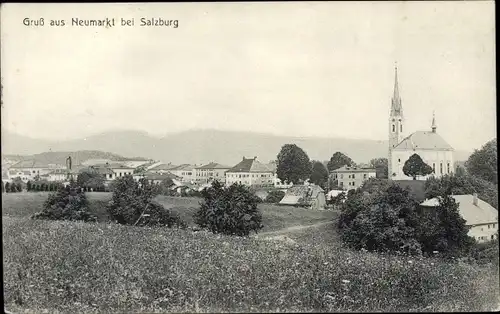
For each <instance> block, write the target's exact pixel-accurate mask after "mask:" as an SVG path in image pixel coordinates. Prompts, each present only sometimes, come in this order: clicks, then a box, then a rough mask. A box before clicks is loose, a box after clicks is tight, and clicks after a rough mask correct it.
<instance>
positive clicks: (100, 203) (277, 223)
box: [2, 192, 337, 232]
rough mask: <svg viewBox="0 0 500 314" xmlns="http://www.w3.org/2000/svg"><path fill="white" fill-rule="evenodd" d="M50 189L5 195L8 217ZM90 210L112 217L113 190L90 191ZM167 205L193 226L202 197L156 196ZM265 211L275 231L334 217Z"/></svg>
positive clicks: (28, 211) (267, 227)
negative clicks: (108, 211) (110, 207)
mask: <svg viewBox="0 0 500 314" xmlns="http://www.w3.org/2000/svg"><path fill="white" fill-rule="evenodd" d="M48 194H49V193H48V192H33V193H32V192H21V193H7V194H3V195H2V215H3V216H9V217H30V216H31V215H32V214H34V213H35V212H38V211H40V210H41V209H42V207H43V202H45V200H46V199H47V197H48ZM85 194H86V195H87V199H88V200H89V207H90V208H89V211H90V212H92V213H93V214H95V215H96V216H97V218H98V221H99V222H107V221H109V217H108V214H107V213H106V208H105V207H106V204H107V202H108V201H109V200H110V199H111V193H106V192H88V193H85ZM155 200H156V201H157V202H158V203H160V204H162V205H163V207H165V208H166V209H170V210H172V211H175V212H177V213H178V214H179V215H180V216H181V218H182V219H183V220H184V221H186V222H187V223H188V225H190V226H194V225H195V224H194V222H193V213H194V212H195V211H196V209H197V208H198V207H199V202H200V201H201V199H200V198H194V197H182V198H181V197H169V196H157V197H156V199H155ZM259 209H260V210H261V212H262V218H263V224H264V228H263V229H262V230H261V231H262V232H266V231H275V230H280V229H284V228H287V227H291V226H296V225H309V224H315V223H320V222H325V221H330V220H331V219H333V218H334V217H335V216H336V215H337V213H336V212H334V211H325V210H323V211H320V210H307V209H304V208H300V207H293V206H278V205H273V204H259Z"/></svg>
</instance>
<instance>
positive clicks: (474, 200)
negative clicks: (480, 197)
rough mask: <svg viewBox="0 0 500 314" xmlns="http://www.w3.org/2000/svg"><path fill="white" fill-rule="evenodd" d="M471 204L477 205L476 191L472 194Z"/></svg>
mask: <svg viewBox="0 0 500 314" xmlns="http://www.w3.org/2000/svg"><path fill="white" fill-rule="evenodd" d="M472 204H474V206H477V193H474V194H472Z"/></svg>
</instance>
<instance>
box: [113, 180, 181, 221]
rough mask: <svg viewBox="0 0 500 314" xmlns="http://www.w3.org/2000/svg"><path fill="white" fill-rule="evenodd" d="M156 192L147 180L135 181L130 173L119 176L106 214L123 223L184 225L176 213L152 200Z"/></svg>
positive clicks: (154, 187)
mask: <svg viewBox="0 0 500 314" xmlns="http://www.w3.org/2000/svg"><path fill="white" fill-rule="evenodd" d="M156 193H157V188H156V186H155V185H153V184H150V183H148V181H147V180H144V179H142V180H141V181H139V182H136V181H135V180H134V179H133V178H132V176H131V175H126V176H124V177H121V178H119V179H117V180H115V181H114V184H113V197H112V200H111V201H110V202H109V203H108V206H107V211H108V214H109V215H110V216H111V218H112V219H114V220H115V221H116V222H117V223H120V224H124V225H137V226H155V225H161V226H167V227H173V226H177V227H181V228H184V227H186V223H185V222H184V221H182V220H181V219H180V217H179V216H178V215H177V214H176V213H173V212H171V211H169V210H167V209H165V208H163V206H161V205H160V204H158V203H156V202H153V201H152V200H153V198H154V196H155V195H156Z"/></svg>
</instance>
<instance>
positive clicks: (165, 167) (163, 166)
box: [149, 163, 178, 171]
mask: <svg viewBox="0 0 500 314" xmlns="http://www.w3.org/2000/svg"><path fill="white" fill-rule="evenodd" d="M176 167H178V166H177V165H172V164H171V163H168V164H159V165H157V166H154V167H152V168H150V169H149V170H154V171H158V170H171V169H173V168H176Z"/></svg>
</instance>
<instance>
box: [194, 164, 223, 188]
mask: <svg viewBox="0 0 500 314" xmlns="http://www.w3.org/2000/svg"><path fill="white" fill-rule="evenodd" d="M229 169H231V167H230V166H226V165H221V164H219V163H216V162H211V163H208V164H206V165H203V166H200V167H195V168H194V181H195V182H196V183H197V184H205V183H210V182H212V181H214V180H218V181H220V182H223V183H225V182H226V171H228V170H229Z"/></svg>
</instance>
